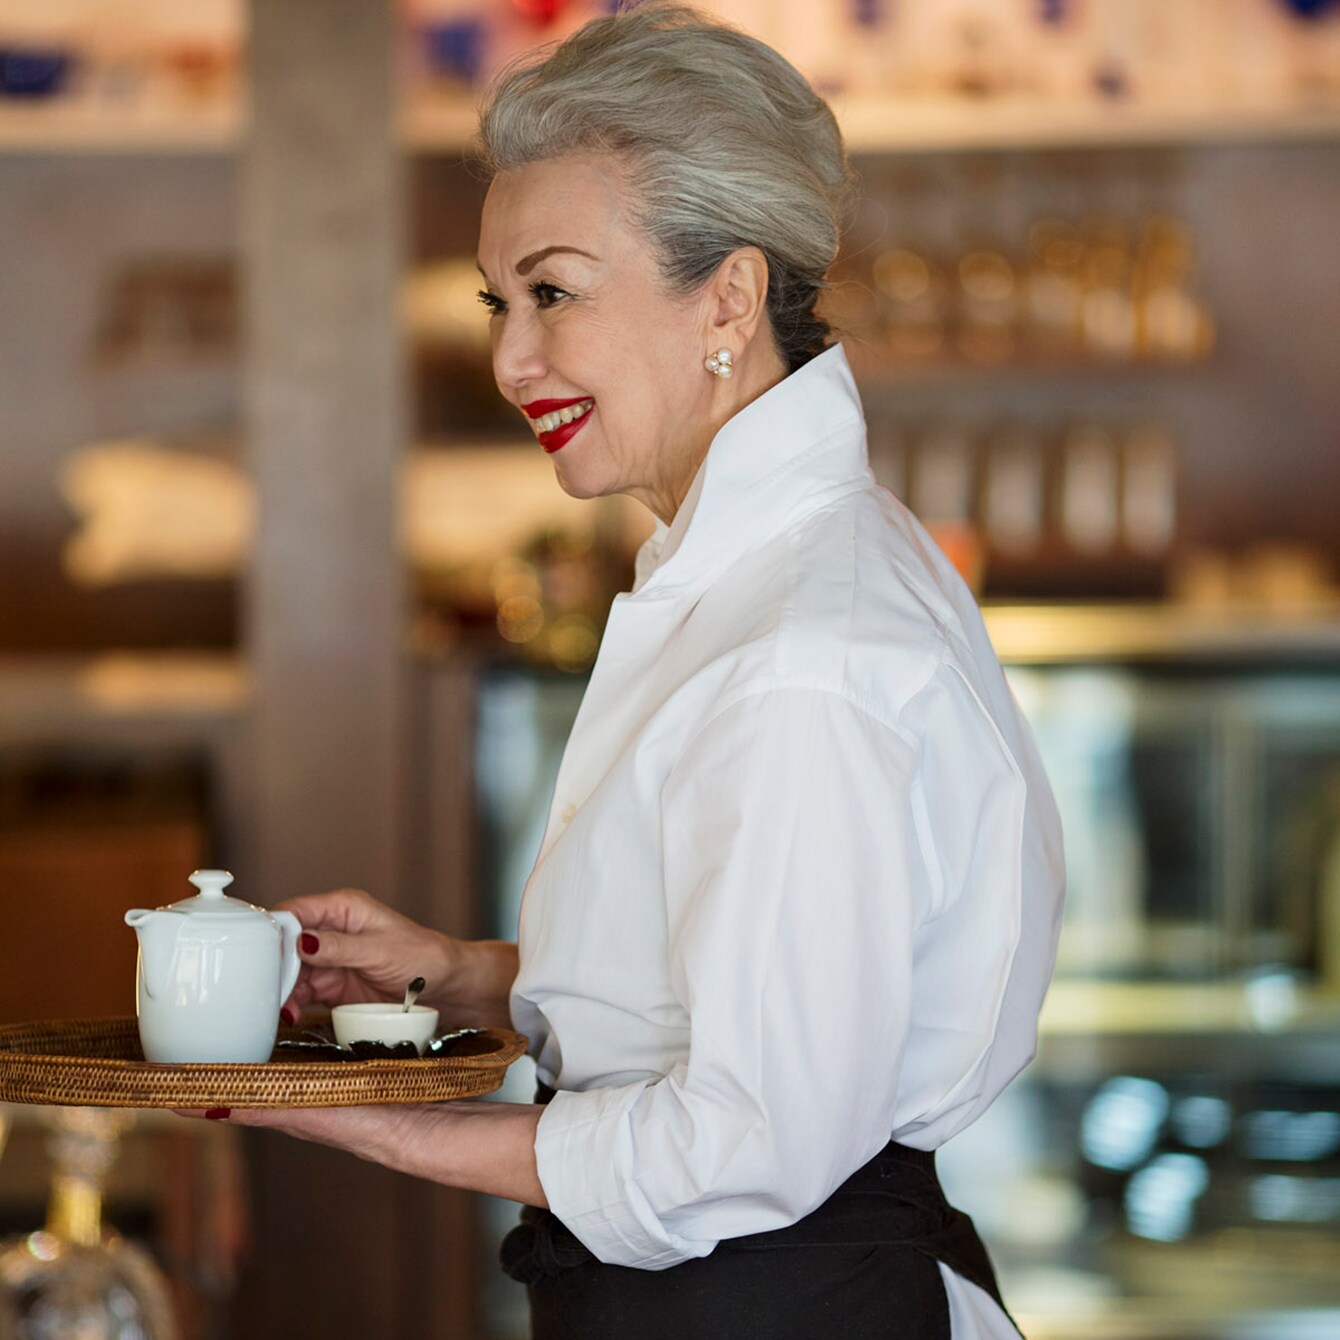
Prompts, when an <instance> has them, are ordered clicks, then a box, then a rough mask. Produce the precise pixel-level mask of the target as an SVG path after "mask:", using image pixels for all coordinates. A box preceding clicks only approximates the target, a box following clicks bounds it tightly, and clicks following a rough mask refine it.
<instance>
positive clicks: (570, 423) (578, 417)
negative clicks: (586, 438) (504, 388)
mask: <svg viewBox="0 0 1340 1340" xmlns="http://www.w3.org/2000/svg"><path fill="white" fill-rule="evenodd" d="M521 408H522V411H523V412H524V413H525V415H526V417H527V418H528V419H529V420H530V426H531V428H532V429H534V431H535V436H536V437H537V438H538V440H539V443H540V446H541V447H543V448H544V450H545V451H547V452H549V453H551V454H552V453H553V452H555V451H557V450H558V449H559V448H560V447H562V446H565V445H566V444H567V443H568V442H569V441H571V439H572V438H573V436H574V435H575V434H576V433H577V432H578V431H579V430H580V429H582V428H583V427H585V425H586V419H587V416H588V415H589V414H590V412H591V411H592V410H593V409H594V408H595V401H594V400H593V399H591V398H590V397H589V396H587V397H584V398H582V399H580V400H534V401H532V402H531V403H530V404H529V405H523V406H522V407H521Z"/></svg>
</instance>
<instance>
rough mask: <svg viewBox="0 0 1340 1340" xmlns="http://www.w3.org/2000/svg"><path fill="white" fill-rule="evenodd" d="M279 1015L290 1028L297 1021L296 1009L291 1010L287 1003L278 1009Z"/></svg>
mask: <svg viewBox="0 0 1340 1340" xmlns="http://www.w3.org/2000/svg"><path fill="white" fill-rule="evenodd" d="M279 1017H280V1018H281V1019H282V1020H283V1021H284V1022H285V1023H286V1024H287V1025H288V1026H289V1027H290V1028H292V1027H293V1025H294V1024H296V1023H297V1022H298V1013H297V1011H296V1010H292V1009H290V1008H289V1007H288V1006H287V1005H285V1006H284V1007H283V1009H281V1010H280V1011H279Z"/></svg>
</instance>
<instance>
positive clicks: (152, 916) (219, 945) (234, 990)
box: [126, 870, 302, 1064]
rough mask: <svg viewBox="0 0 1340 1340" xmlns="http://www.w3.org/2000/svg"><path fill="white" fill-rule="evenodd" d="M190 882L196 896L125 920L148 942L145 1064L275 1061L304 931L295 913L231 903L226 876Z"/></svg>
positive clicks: (143, 975) (141, 972)
mask: <svg viewBox="0 0 1340 1340" xmlns="http://www.w3.org/2000/svg"><path fill="white" fill-rule="evenodd" d="M190 878H191V883H192V884H194V885H195V886H196V888H197V889H199V890H200V893H199V895H198V896H197V897H195V898H185V899H183V900H182V901H181V902H179V903H173V904H171V906H169V907H159V908H155V909H148V908H142V907H137V908H133V909H132V910H131V911H129V912H127V913H126V925H128V926H133V927H134V928H135V934H136V935H137V936H138V937H139V941H140V956H139V965H138V967H137V969H136V973H135V993H136V998H137V1007H138V1013H139V1019H140V1045H141V1046H142V1047H143V1048H144V1055H145V1059H146V1060H149V1061H157V1062H161V1063H165V1064H177V1063H180V1062H184V1061H268V1060H269V1059H270V1053H271V1051H273V1049H274V1045H275V1038H276V1036H277V1035H278V1032H279V1007H280V1006H281V1005H282V1004H283V1003H284V1001H285V1000H287V999H288V996H289V993H290V992H291V991H292V990H293V985H294V983H295V982H296V981H297V980H298V969H299V967H300V966H301V964H300V961H299V959H298V936H299V935H300V934H301V933H302V927H301V925H299V923H298V919H297V917H295V916H294V915H293V913H292V912H267V911H266V910H265V909H264V908H263V907H256V906H254V905H253V904H251V903H244V902H242V900H241V899H239V898H229V897H227V896H226V895H225V894H224V892H223V891H224V889H225V888H227V887H228V885H229V884H231V883H232V882H233V877H232V875H230V874H229V873H228V871H226V870H197V871H196V872H195V873H194V874H193V875H192V876H191V877H190Z"/></svg>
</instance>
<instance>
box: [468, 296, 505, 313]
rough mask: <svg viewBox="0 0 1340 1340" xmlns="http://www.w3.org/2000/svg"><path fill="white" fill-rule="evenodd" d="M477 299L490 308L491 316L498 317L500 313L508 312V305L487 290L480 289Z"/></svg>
mask: <svg viewBox="0 0 1340 1340" xmlns="http://www.w3.org/2000/svg"><path fill="white" fill-rule="evenodd" d="M475 297H477V298H478V299H479V301H480V302H482V303H483V304H484V306H485V307H486V308H488V313H489V315H490V316H496V315H497V314H498V313H499V312H503V311H506V310H507V304H506V303H505V302H504V301H503V300H502V299H501V298H500V297H499V296H498V295H497V294H496V293H490V292H489V291H488V290H487V289H480V290H479V292H478V293H476V294H475Z"/></svg>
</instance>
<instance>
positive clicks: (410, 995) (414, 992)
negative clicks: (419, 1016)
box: [400, 977, 427, 1014]
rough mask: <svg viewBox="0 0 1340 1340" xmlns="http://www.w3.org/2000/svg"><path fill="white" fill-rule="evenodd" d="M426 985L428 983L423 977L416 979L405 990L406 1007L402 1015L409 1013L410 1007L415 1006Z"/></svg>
mask: <svg viewBox="0 0 1340 1340" xmlns="http://www.w3.org/2000/svg"><path fill="white" fill-rule="evenodd" d="M426 985H427V983H426V982H425V981H424V980H423V978H422V977H416V978H415V979H414V980H413V981H412V982H411V983H410V984H409V985H408V986H407V987H406V988H405V1005H404V1008H403V1009H402V1010H401V1011H400V1012H401V1014H408V1013H409V1007H410V1006H411V1005H413V1004H414V1002H415V1001H416V1000H418V998H419V992H420V991H422V990H423V988H424V987H425V986H426Z"/></svg>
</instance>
